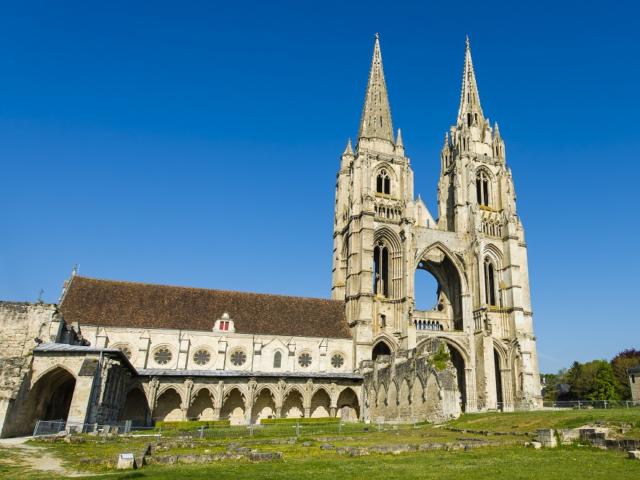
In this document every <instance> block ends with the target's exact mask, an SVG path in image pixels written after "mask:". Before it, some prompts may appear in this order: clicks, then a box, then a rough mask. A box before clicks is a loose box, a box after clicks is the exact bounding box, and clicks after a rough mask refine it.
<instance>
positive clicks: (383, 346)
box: [371, 340, 391, 361]
mask: <svg viewBox="0 0 640 480" xmlns="http://www.w3.org/2000/svg"><path fill="white" fill-rule="evenodd" d="M381 355H387V356H389V355H391V347H389V344H388V343H387V342H385V341H384V340H380V341H379V342H378V343H376V344H375V345H374V346H373V350H372V351H371V360H374V361H375V360H376V359H377V358H378V357H379V356H381Z"/></svg>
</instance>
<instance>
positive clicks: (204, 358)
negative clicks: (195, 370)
mask: <svg viewBox="0 0 640 480" xmlns="http://www.w3.org/2000/svg"><path fill="white" fill-rule="evenodd" d="M193 361H194V362H195V364H196V365H206V364H207V363H209V362H210V361H211V353H209V351H208V350H205V349H204V348H201V349H200V350H198V351H196V353H194V354H193Z"/></svg>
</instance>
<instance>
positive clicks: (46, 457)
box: [0, 437, 92, 478]
mask: <svg viewBox="0 0 640 480" xmlns="http://www.w3.org/2000/svg"><path fill="white" fill-rule="evenodd" d="M29 438H31V437H18V438H3V439H1V440H0V448H7V449H13V450H14V451H15V452H16V453H18V454H19V455H20V462H21V463H22V464H24V465H26V466H27V467H28V468H30V469H32V470H37V471H40V472H50V473H54V474H56V475H61V476H63V477H67V478H69V477H86V476H91V475H92V474H90V473H81V472H73V471H69V470H67V469H66V468H65V467H64V466H63V465H62V461H61V460H60V459H59V458H58V457H56V456H54V455H52V454H51V453H49V452H47V450H46V449H44V448H42V447H36V446H35V445H29V444H27V440H29Z"/></svg>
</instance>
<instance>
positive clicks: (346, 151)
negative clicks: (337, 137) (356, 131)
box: [342, 138, 353, 156]
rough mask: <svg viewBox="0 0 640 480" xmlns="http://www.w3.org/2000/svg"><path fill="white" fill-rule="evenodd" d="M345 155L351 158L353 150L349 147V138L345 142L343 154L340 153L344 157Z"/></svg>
mask: <svg viewBox="0 0 640 480" xmlns="http://www.w3.org/2000/svg"><path fill="white" fill-rule="evenodd" d="M345 155H351V156H353V148H352V147H351V138H349V140H347V146H346V148H345V149H344V152H342V156H345Z"/></svg>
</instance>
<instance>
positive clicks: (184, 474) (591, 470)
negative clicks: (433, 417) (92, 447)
mask: <svg viewBox="0 0 640 480" xmlns="http://www.w3.org/2000/svg"><path fill="white" fill-rule="evenodd" d="M554 477H560V478H562V477H566V478H589V479H593V480H599V479H603V480H605V479H610V478H615V479H616V480H626V479H637V478H640V462H637V461H631V460H627V459H626V458H625V456H624V455H623V454H622V453H620V452H608V451H602V450H596V449H592V448H579V447H566V448H559V449H554V450H533V449H528V448H523V447H505V448H483V449H478V450H473V451H470V452H424V453H410V454H404V455H398V456H390V455H384V456H383V455H371V456H367V457H358V458H350V457H343V456H338V455H335V454H330V453H325V454H318V455H311V456H308V457H297V458H293V459H291V460H286V459H285V460H283V461H280V462H275V463H249V462H245V461H240V462H220V463H212V464H208V465H180V466H152V467H145V468H144V469H142V470H138V471H135V472H130V473H115V474H111V475H108V476H95V477H92V478H95V479H102V478H104V479H108V478H111V479H133V478H149V479H160V480H161V479H171V480H175V479H176V478H189V479H200V478H202V479H210V478H224V479H229V480H232V479H243V480H244V479H247V478H251V479H254V480H260V479H273V478H279V479H283V480H287V479H295V480H300V479H301V478H314V479H325V478H326V479H335V478H349V479H351V478H353V479H367V480H376V479H384V480H388V479H390V478H402V479H414V478H415V479H418V478H419V479H427V480H428V479H438V480H449V479H451V480H453V479H455V480H466V479H473V480H485V479H486V480H495V479H513V480H527V479H542V478H544V479H546V478H554ZM3 478H6V479H10V478H16V479H18V478H24V477H23V476H22V475H19V474H17V475H16V476H12V474H11V473H9V474H8V476H5V477H3ZM33 478H38V477H33ZM40 478H51V476H50V475H48V476H46V477H45V476H42V477H40Z"/></svg>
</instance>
